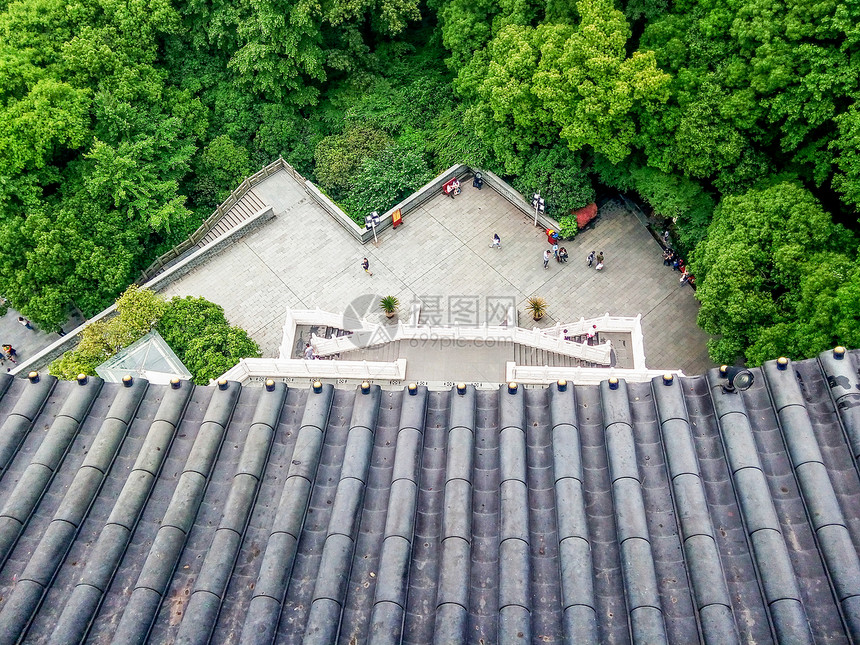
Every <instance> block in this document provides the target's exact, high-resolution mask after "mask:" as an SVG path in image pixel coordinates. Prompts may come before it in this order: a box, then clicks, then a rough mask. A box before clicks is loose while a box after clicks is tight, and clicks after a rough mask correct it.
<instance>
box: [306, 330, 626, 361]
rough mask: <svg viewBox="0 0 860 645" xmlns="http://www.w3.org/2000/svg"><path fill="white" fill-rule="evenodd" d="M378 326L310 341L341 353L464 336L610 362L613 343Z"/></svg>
mask: <svg viewBox="0 0 860 645" xmlns="http://www.w3.org/2000/svg"><path fill="white" fill-rule="evenodd" d="M379 327H380V329H377V330H374V331H368V332H364V333H354V334H352V335H351V336H341V337H338V338H319V337H317V336H314V337H313V339H312V342H311V345H312V346H313V348H314V351H315V352H316V354H317V355H318V356H331V355H333V354H342V353H345V352H350V351H353V350H356V349H364V348H367V347H373V346H376V345H381V344H383V343H385V342H393V341H396V340H420V341H433V340H447V339H451V340H465V341H484V342H486V341H490V340H495V341H499V342H513V343H519V344H520V345H526V346H528V347H534V348H536V349H543V350H546V351H550V352H555V353H557V354H562V355H564V356H570V357H572V358H578V359H580V360H584V361H588V362H591V363H597V364H599V365H609V363H610V361H611V358H610V357H611V353H612V344H611V343H610V342H608V341H607V342H604V343H601V344H599V345H588V344H587V343H577V342H575V341H571V340H564V338H560V337H558V336H555V337H552V336H548V335H545V334H543V333H541V331H540V330H537V329H533V330H528V329H523V328H522V327H503V326H484V327H457V326H454V327H432V326H418V327H415V326H406V325H403V324H400V323H398V325H397V327H396V328H392V329H391V331H393V332H394V333H393V334H391V333H387V330H383V329H381V326H379Z"/></svg>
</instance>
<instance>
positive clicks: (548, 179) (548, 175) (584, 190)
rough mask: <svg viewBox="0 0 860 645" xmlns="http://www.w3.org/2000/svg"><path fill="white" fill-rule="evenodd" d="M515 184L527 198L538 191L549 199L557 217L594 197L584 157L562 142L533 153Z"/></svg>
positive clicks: (549, 207) (548, 208) (551, 212)
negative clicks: (584, 167)
mask: <svg viewBox="0 0 860 645" xmlns="http://www.w3.org/2000/svg"><path fill="white" fill-rule="evenodd" d="M513 185H514V188H516V189H517V190H518V191H520V192H521V193H523V195H524V196H525V198H526V200H527V201H531V197H532V195H533V194H534V193H537V192H539V193H540V194H541V196H542V197H543V198H544V199H545V200H546V212H547V214H548V215H551V216H552V217H555V218H556V219H558V218H560V217H562V216H564V215H568V214H570V212H571V211H572V210H575V209H577V208H582V207H583V206H587V205H588V204H590V203H591V202H593V201H594V188H593V187H592V186H591V179H589V177H588V174H587V173H586V172H585V171H584V170H583V162H582V158H581V157H580V156H579V155H578V154H576V153H574V152H571V151H570V150H569V149H568V148H567V146H564V145H561V144H558V145H556V146H555V147H553V148H549V149H544V150H541V151H540V152H538V153H537V154H536V155H534V156H532V157H531V158H530V159H529V160H528V162H527V163H526V166H525V169H524V170H523V172H522V174H521V175H519V176H518V177H516V178H515V179H514V181H513Z"/></svg>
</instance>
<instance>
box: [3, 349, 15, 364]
mask: <svg viewBox="0 0 860 645" xmlns="http://www.w3.org/2000/svg"><path fill="white" fill-rule="evenodd" d="M3 354H5V355H6V358H8V359H9V360H10V361H12V362H13V363H15V364H17V363H18V360H17V358H18V352H17V351H16V350H15V348H14V347H12V346H11V345H3Z"/></svg>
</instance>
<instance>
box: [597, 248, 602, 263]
mask: <svg viewBox="0 0 860 645" xmlns="http://www.w3.org/2000/svg"><path fill="white" fill-rule="evenodd" d="M597 264H603V251H601V252H600V253H598V254H597Z"/></svg>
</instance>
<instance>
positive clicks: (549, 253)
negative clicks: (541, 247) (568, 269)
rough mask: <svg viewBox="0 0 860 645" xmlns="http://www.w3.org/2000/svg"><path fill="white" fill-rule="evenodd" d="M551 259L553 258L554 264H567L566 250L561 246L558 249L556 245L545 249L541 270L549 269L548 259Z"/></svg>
mask: <svg viewBox="0 0 860 645" xmlns="http://www.w3.org/2000/svg"><path fill="white" fill-rule="evenodd" d="M551 257H555V261H556V262H559V263H561V262H567V258H568V254H567V249H566V248H564V247H563V246H562V247H561V248H559V246H558V244H553V245H552V248H551V249H547V250H546V251H544V252H543V268H544V269H548V268H549V259H550V258H551Z"/></svg>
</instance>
